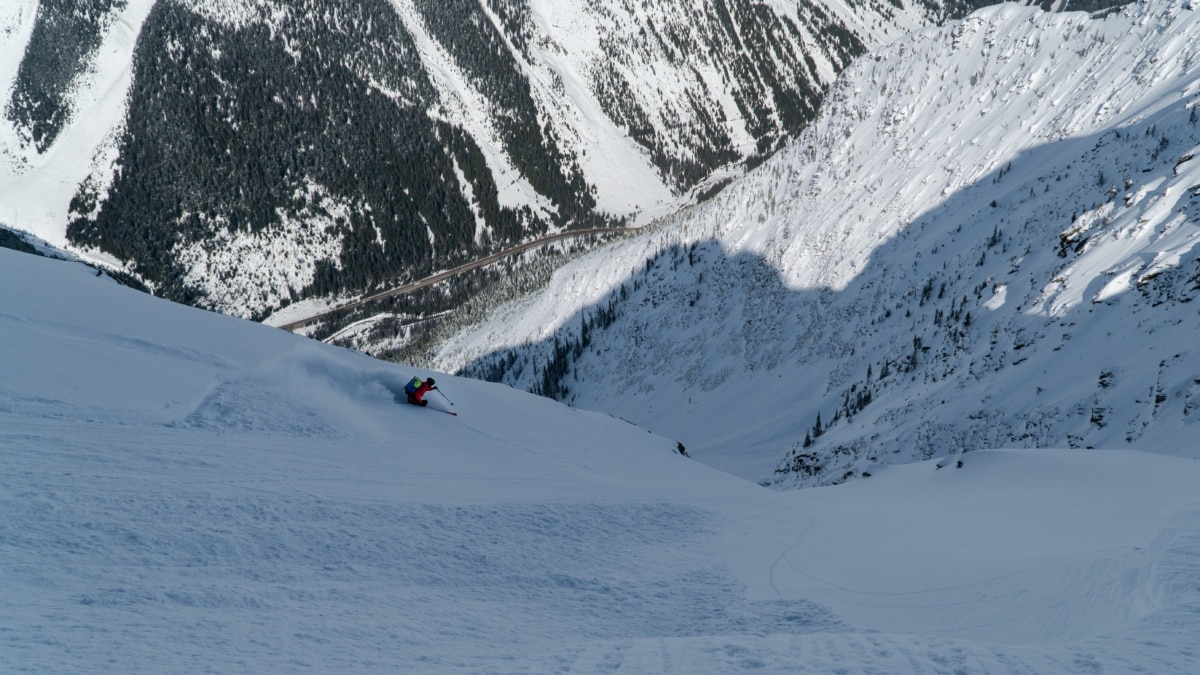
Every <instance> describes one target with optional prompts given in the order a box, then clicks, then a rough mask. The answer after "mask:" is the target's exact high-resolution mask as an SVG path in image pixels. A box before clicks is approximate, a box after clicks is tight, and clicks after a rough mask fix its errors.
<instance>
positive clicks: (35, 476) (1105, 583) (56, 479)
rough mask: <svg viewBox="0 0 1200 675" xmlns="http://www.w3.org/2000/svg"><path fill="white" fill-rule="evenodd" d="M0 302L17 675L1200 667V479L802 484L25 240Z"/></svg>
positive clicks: (890, 471)
mask: <svg viewBox="0 0 1200 675" xmlns="http://www.w3.org/2000/svg"><path fill="white" fill-rule="evenodd" d="M0 288H3V289H4V292H3V293H0V671H3V672H6V673H7V672H37V673H60V672H61V673H80V672H87V673H176V672H186V673H196V672H218V673H234V672H253V673H292V672H321V673H334V672H378V673H460V672H471V673H475V672H479V673H493V672H494V673H554V672H564V673H565V672H573V673H594V672H615V671H620V672H634V673H728V672H737V671H742V670H746V671H753V672H764V673H772V672H789V673H791V672H821V673H824V672H849V673H856V672H880V673H906V672H922V673H924V672H967V673H976V672H995V673H1011V672H1028V673H1053V672H1109V673H1111V672H1117V673H1121V672H1151V673H1187V672H1196V666H1197V664H1198V663H1200V646H1197V640H1196V637H1197V636H1198V635H1200V492H1198V491H1197V489H1196V486H1197V485H1200V462H1197V461H1194V460H1189V459H1181V458H1178V457H1170V456H1166V455H1158V454H1144V453H1137V452H1117V451H1111V452H1110V451H1096V450H1091V451H1082V450H1072V451H1065V450H1064V451H1053V450H1031V451H989V452H976V453H969V454H967V455H965V456H963V457H962V458H961V460H962V462H963V466H962V467H961V468H958V467H957V466H956V465H955V463H954V462H950V463H949V464H948V465H947V466H945V468H942V469H937V468H936V465H935V464H934V463H930V462H925V463H918V464H911V465H906V466H894V467H887V468H881V469H880V470H879V471H878V472H877V473H875V475H873V476H871V477H870V478H867V479H864V480H860V481H856V482H853V483H851V484H847V485H843V486H839V487H833V488H816V489H809V490H801V491H792V492H774V491H770V490H767V489H764V488H761V487H759V486H757V485H754V484H753V483H750V482H747V481H743V480H741V479H738V478H734V477H731V476H728V475H726V474H722V473H719V472H717V471H715V470H713V469H710V468H707V467H705V466H703V465H701V464H699V463H697V462H695V461H692V460H689V459H686V458H684V457H681V456H679V455H677V454H675V453H674V447H675V443H674V442H673V441H671V440H668V439H664V438H661V437H657V436H654V435H651V434H649V433H647V432H646V431H644V430H641V429H639V428H636V427H634V426H632V425H630V424H628V423H626V422H623V421H620V420H617V419H614V418H612V417H609V416H606V415H600V414H594V413H588V412H581V411H577V410H573V409H570V408H567V407H564V406H562V405H560V404H558V403H555V402H552V401H550V400H546V399H541V398H537V397H533V396H530V395H527V394H523V393H519V392H516V391H514V390H511V389H508V388H506V387H502V386H499V385H493V384H486V383H481V382H476V381H471V380H464V379H458V378H455V377H452V376H448V375H437V378H438V381H439V385H440V386H442V388H443V389H444V390H445V393H446V394H447V395H448V396H449V397H450V399H452V400H453V401H454V406H453V410H455V411H457V412H458V413H459V416H458V417H452V416H450V415H444V414H440V413H438V412H434V411H432V410H419V409H416V408H413V407H411V406H407V405H397V404H396V403H394V402H393V396H392V394H391V391H390V389H394V388H396V387H397V386H398V385H399V384H400V383H401V382H402V381H404V380H405V379H406V378H407V377H408V376H409V375H411V374H412V372H413V371H411V370H409V369H406V368H402V367H399V366H396V365H392V364H386V363H382V362H378V361H373V360H371V359H368V358H366V357H364V356H362V355H358V354H355V353H352V352H348V351H344V350H339V349H335V348H330V347H326V346H324V345H320V344H318V343H314V342H311V341H308V340H305V339H301V338H297V337H295V336H292V335H289V334H287V333H284V332H282V331H278V330H275V329H272V328H268V327H264V326H260V325H256V324H251V323H247V322H242V321H238V320H234V319H230V318H227V317H221V316H217V315H214V314H209V313H205V312H202V311H198V310H194V309H190V308H187V307H183V306H178V305H173V304H170V303H167V302H164V301H161V300H157V299H154V298H151V297H149V296H145V295H142V294H139V293H136V292H134V291H131V290H128V289H126V288H123V287H120V286H118V285H117V284H115V283H113V282H111V281H110V280H108V279H107V278H105V277H97V276H95V274H94V272H92V271H91V270H90V269H88V268H86V267H84V266H82V265H79V264H75V263H66V262H60V261H53V260H47V259H40V258H36V257H33V256H28V255H23V254H18V253H14V252H11V251H8V250H4V249H0ZM431 399H432V400H433V401H434V402H435V405H437V404H441V405H443V406H444V407H447V408H449V406H448V405H447V404H446V401H445V399H442V398H441V397H439V396H438V395H437V394H436V393H435V394H434V395H433V396H432V397H431ZM431 407H432V406H431ZM945 463H946V462H944V461H943V464H945Z"/></svg>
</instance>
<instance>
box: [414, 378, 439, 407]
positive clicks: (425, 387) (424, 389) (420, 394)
mask: <svg viewBox="0 0 1200 675" xmlns="http://www.w3.org/2000/svg"><path fill="white" fill-rule="evenodd" d="M434 389H437V387H434V386H432V385H430V384H429V383H428V382H421V386H419V387H417V390H416V391H414V392H413V393H411V394H409V395H408V402H409V403H416V404H418V405H420V404H422V403H424V402H425V401H424V400H422V399H424V397H425V394H428V393H429V392H430V391H433V390H434Z"/></svg>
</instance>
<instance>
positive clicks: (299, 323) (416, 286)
mask: <svg viewBox="0 0 1200 675" xmlns="http://www.w3.org/2000/svg"><path fill="white" fill-rule="evenodd" d="M633 230H634V228H615V227H601V228H591V229H587V230H568V231H566V232H559V233H557V234H551V235H548V236H545V237H542V238H540V239H535V240H533V241H527V242H525V243H524V244H520V245H517V246H514V247H512V248H510V249H506V250H503V251H500V252H499V253H493V254H492V255H489V256H487V257H484V258H480V259H479V260H474V261H472V262H469V263H467V264H465V265H460V266H458V267H455V268H454V269H450V270H446V271H444V272H438V273H437V274H434V275H431V276H428V277H425V278H424V279H418V280H417V281H413V282H411V283H407V284H404V285H403V286H399V287H397V288H392V289H388V290H386V291H380V292H379V293H374V294H372V295H368V296H366V297H364V298H359V299H358V300H355V301H353V302H348V303H346V304H344V305H340V306H338V307H335V308H333V309H329V310H326V311H324V312H320V313H318V314H313V315H311V316H307V317H304V318H303V319H297V320H295V321H291V322H288V323H285V324H280V325H279V328H282V329H283V330H286V331H289V332H290V331H294V330H296V329H297V328H303V327H305V326H308V325H311V324H313V323H316V322H318V321H323V320H325V319H327V318H329V317H330V316H333V315H334V314H337V313H338V312H344V311H347V310H351V309H355V308H358V307H361V306H363V305H365V304H368V303H371V302H375V301H376V300H383V299H384V298H391V297H395V296H398V295H408V294H409V293H413V292H416V291H419V290H421V289H422V288H425V287H427V286H432V285H433V284H436V283H438V282H440V281H445V280H446V279H449V278H450V277H453V276H455V275H457V274H462V273H463V272H469V271H471V270H473V269H478V268H480V267H483V266H484V265H491V264H492V263H494V262H499V261H500V260H503V259H504V258H507V257H509V256H514V255H519V254H521V253H525V252H526V251H529V250H530V249H534V248H537V247H539V246H545V245H546V244H551V243H554V242H556V241H559V240H562V239H568V238H570V237H585V236H589V235H596V234H613V233H621V232H631V231H633Z"/></svg>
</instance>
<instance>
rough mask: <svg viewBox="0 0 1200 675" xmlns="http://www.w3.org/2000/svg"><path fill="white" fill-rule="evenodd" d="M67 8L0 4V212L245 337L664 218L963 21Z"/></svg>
mask: <svg viewBox="0 0 1200 675" xmlns="http://www.w3.org/2000/svg"><path fill="white" fill-rule="evenodd" d="M76 4H77V3H74V2H63V1H62V0H43V1H41V2H38V1H37V0H16V1H15V2H10V3H6V6H5V8H3V9H0V48H2V49H3V52H2V58H0V61H3V62H4V64H5V66H4V68H3V69H2V70H0V93H3V94H4V95H5V96H6V98H5V100H4V105H3V106H2V108H0V109H2V111H3V123H0V219H3V221H4V222H5V223H6V224H8V225H9V226H12V227H16V228H19V229H23V230H26V231H30V232H33V233H34V234H36V235H38V236H40V237H41V238H43V239H46V240H48V241H51V242H52V243H55V244H58V245H66V244H68V243H69V244H70V245H71V246H72V247H73V248H75V249H76V250H77V251H80V252H82V253H85V254H89V255H91V256H92V257H93V258H97V259H101V260H104V261H105V262H107V263H109V264H112V265H116V266H124V267H125V268H127V269H128V270H130V271H132V272H134V273H136V274H138V275H139V276H141V277H142V278H143V279H144V280H146V281H147V282H148V283H149V284H150V285H152V286H153V287H154V288H155V291H156V292H157V293H159V294H161V295H164V296H166V297H168V298H171V299H175V300H178V301H183V302H187V303H190V304H197V305H199V306H203V307H206V308H210V309H216V310H219V311H222V312H225V313H229V314H235V315H238V316H243V317H256V318H261V317H263V316H264V315H266V314H268V313H270V312H271V311H273V310H275V309H278V308H279V307H280V306H281V305H285V304H288V303H290V302H294V301H296V300H299V299H301V298H330V297H337V296H342V295H347V294H349V295H353V294H355V293H361V292H363V291H366V290H372V289H376V288H378V287H379V286H381V285H383V284H387V283H395V282H399V281H406V280H412V279H415V278H420V277H422V276H425V275H426V274H428V273H430V272H431V271H433V270H438V269H446V268H449V267H453V266H454V265H456V264H458V263H461V262H464V261H466V260H469V259H473V258H476V257H482V256H483V255H485V254H486V253H490V252H494V251H495V250H498V249H499V248H501V247H503V246H506V245H511V244H513V243H517V242H521V241H524V240H527V239H530V238H533V237H534V236H536V235H538V234H541V233H544V232H547V231H550V230H559V229H564V228H572V227H586V226H591V225H614V226H616V225H620V224H623V223H631V224H638V223H643V222H646V221H648V220H649V219H651V218H653V217H654V216H656V215H660V214H662V213H667V212H670V211H671V210H673V209H675V208H677V207H678V206H679V205H680V204H683V203H687V202H688V201H689V200H692V199H695V198H696V194H697V191H701V190H704V189H708V188H711V186H712V185H713V184H714V182H715V183H719V182H720V181H722V180H726V179H728V177H730V176H734V175H737V174H738V173H740V172H741V171H742V170H743V169H742V166H743V165H744V164H745V163H746V162H755V161H759V160H761V158H762V157H764V156H766V155H767V154H769V153H771V152H773V151H774V150H775V149H776V148H777V147H778V146H779V145H780V143H781V142H782V141H783V140H784V139H786V138H788V137H790V136H793V135H795V134H796V133H798V132H799V130H800V129H802V128H803V126H804V125H805V124H807V123H808V121H809V120H810V119H811V118H812V115H813V113H814V111H815V108H816V105H817V103H818V101H819V99H820V97H821V95H822V94H823V92H824V90H825V88H826V87H827V86H828V84H829V82H831V81H832V78H833V76H834V75H835V74H836V72H837V71H838V70H840V69H841V68H843V67H844V66H845V65H846V64H847V63H848V62H849V61H850V60H851V59H852V58H853V57H854V56H856V55H858V54H860V53H862V52H863V51H864V50H865V49H866V48H868V47H870V46H874V45H877V44H880V43H882V42H884V41H886V40H889V39H893V38H894V37H896V36H898V35H900V34H901V33H902V32H904V31H907V30H910V29H912V28H916V27H920V26H922V25H928V24H929V23H931V22H933V21H936V20H939V19H940V18H942V17H944V16H945V15H947V14H953V13H956V12H957V13H961V12H962V8H961V6H963V5H969V4H970V3H962V2H952V1H947V2H943V1H942V0H933V1H930V2H919V3H909V4H906V5H904V6H898V4H895V3H891V2H886V1H883V0H867V1H865V2H855V3H849V4H847V3H841V2H819V3H810V2H795V1H794V0H788V1H786V2H773V3H758V2H749V1H748V0H720V1H719V2H714V3H703V4H702V5H700V6H698V7H699V9H697V8H696V7H693V6H692V5H688V4H680V3H676V2H669V1H660V0H655V1H653V2H636V3H631V2H626V1H623V0H589V1H588V2H559V1H550V0H521V1H517V2H508V1H504V2H500V1H496V0H489V1H488V2H484V1H482V0H453V1H452V2H444V1H441V0H439V1H438V2H433V1H432V0H365V1H360V0H254V1H251V0H221V1H220V2H209V1H208V0H102V1H98V2H93V3H88V4H87V6H86V11H83V10H80V11H77V9H78V8H77V7H76ZM61 45H69V48H67V47H61Z"/></svg>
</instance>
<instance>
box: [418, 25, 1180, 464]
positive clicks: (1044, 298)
mask: <svg viewBox="0 0 1200 675" xmlns="http://www.w3.org/2000/svg"><path fill="white" fill-rule="evenodd" d="M1198 45H1200V19H1198V17H1197V12H1196V11H1194V10H1193V9H1191V6H1190V5H1187V4H1184V5H1180V4H1178V3H1170V2H1146V3H1140V4H1138V5H1136V6H1131V7H1129V8H1127V9H1126V10H1124V11H1123V12H1121V13H1117V14H1111V15H1109V16H1107V18H1104V19H1091V18H1089V17H1088V16H1087V15H1085V14H1082V13H1067V14H1045V13H1042V12H1040V11H1038V10H1034V9H1028V8H1019V7H1016V6H1012V5H1005V6H1000V7H996V8H989V9H984V10H981V11H979V12H976V13H975V14H973V15H971V16H970V17H968V18H967V19H965V20H963V21H962V22H961V23H960V24H957V25H954V26H948V27H947V28H944V29H931V30H926V31H922V32H918V33H915V34H913V35H912V36H910V37H908V38H906V39H903V40H900V41H898V42H896V43H893V44H891V45H889V46H887V47H884V48H882V49H880V50H879V51H877V52H875V53H873V54H871V55H869V56H867V57H864V58H862V59H859V60H858V61H856V62H855V63H854V64H852V66H851V67H850V68H848V69H847V71H845V72H844V73H843V75H842V77H841V78H840V79H839V81H838V82H837V83H836V84H835V86H834V87H833V88H832V89H831V91H830V92H829V94H828V96H827V98H826V101H825V104H824V106H823V108H822V110H821V113H820V116H819V118H818V120H817V121H816V122H815V123H814V124H813V125H812V126H811V127H810V128H809V129H807V130H806V131H805V132H804V133H803V134H802V136H801V137H800V138H799V139H798V140H797V142H795V143H794V144H793V145H792V146H791V147H789V148H788V149H786V150H785V151H783V152H781V153H780V154H779V155H778V156H776V157H775V158H773V159H772V160H770V161H768V162H767V163H765V164H764V165H763V166H761V167H760V168H759V169H757V170H756V171H754V172H753V173H751V174H750V175H749V176H747V177H746V178H745V179H743V180H741V181H739V182H738V183H737V184H735V185H734V186H731V187H730V188H727V189H726V191H724V192H723V193H722V194H721V195H720V196H719V197H718V198H716V199H714V200H713V201H712V202H710V203H706V204H704V205H702V206H701V207H698V208H696V209H694V210H692V211H691V212H689V213H687V214H685V215H681V216H680V217H678V218H675V219H674V220H673V221H672V222H670V223H668V224H665V225H663V226H662V227H660V228H658V229H657V230H656V231H654V232H652V233H648V234H646V235H644V236H641V237H639V238H636V239H633V240H629V241H625V242H621V243H618V244H615V245H613V246H611V247H609V248H607V249H605V250H603V251H599V252H597V253H596V254H595V255H593V256H590V257H585V258H584V259H582V260H579V261H576V262H574V263H572V264H571V265H569V266H567V267H566V268H564V269H563V270H562V271H561V272H560V273H559V274H557V275H556V276H555V278H554V279H553V281H552V282H551V284H550V286H549V287H548V288H547V289H546V290H545V291H544V292H542V293H541V294H539V295H537V296H535V297H532V298H529V299H527V300H524V301H522V302H521V303H519V305H518V306H516V307H506V308H504V309H503V310H502V311H499V312H497V313H496V315H495V317H494V318H493V319H491V320H489V321H488V322H486V323H484V324H483V325H481V326H480V327H478V328H477V329H474V330H471V331H466V332H463V333H462V334H460V335H459V336H457V337H456V338H454V339H452V340H451V341H449V342H448V343H447V344H446V345H445V347H444V349H443V350H442V352H441V354H440V355H439V356H438V357H437V359H436V360H435V362H434V363H435V364H436V366H437V367H439V368H442V369H448V370H459V369H465V370H464V372H469V373H475V374H481V375H485V376H488V377H493V378H496V379H503V380H504V381H507V382H510V383H514V384H517V385H518V386H522V387H526V388H530V389H533V390H537V391H543V392H545V393H548V394H551V395H557V396H559V397H561V398H565V399H566V400H569V401H571V402H573V403H575V404H577V405H580V406H583V407H588V408H597V409H603V410H607V411H609V412H612V413H614V414H618V415H621V416H623V417H626V418H628V419H631V420H634V421H635V422H638V423H640V424H643V425H646V426H648V427H649V428H653V429H655V430H657V431H660V432H661V433H664V434H666V435H668V436H672V437H677V438H680V439H681V440H682V441H683V442H684V443H685V444H686V445H687V447H688V448H689V451H690V452H692V454H693V455H694V456H696V457H698V458H700V459H702V460H704V461H708V462H710V463H712V464H714V465H716V466H719V467H721V468H724V469H726V470H730V471H733V472H735V473H738V474H739V475H743V476H747V477H750V478H754V479H756V480H776V481H778V480H783V481H785V482H787V483H789V484H819V483H829V482H839V481H842V480H845V479H846V478H848V477H850V476H854V475H860V474H862V473H864V472H869V471H871V469H870V467H871V466H872V465H874V464H875V463H877V462H884V463H886V462H893V461H909V460H913V459H920V458H923V457H931V456H937V455H940V454H945V453H954V452H961V451H969V450H974V449H977V448H982V447H1005V446H1019V447H1042V446H1056V445H1058V446H1061V445H1070V446H1073V447H1091V446H1096V447H1140V446H1142V445H1144V444H1148V445H1153V446H1155V447H1157V448H1159V449H1166V450H1168V451H1171V452H1177V453H1180V454H1185V455H1189V456H1195V455H1196V454H1197V453H1196V446H1195V444H1194V443H1193V442H1192V441H1191V438H1192V436H1193V434H1192V433H1191V432H1192V429H1191V425H1192V424H1193V423H1194V421H1195V420H1196V419H1197V418H1196V416H1195V412H1196V409H1197V407H1198V406H1200V384H1197V382H1200V353H1197V352H1196V351H1195V350H1194V348H1193V342H1194V335H1195V334H1196V331H1197V330H1200V319H1198V317H1197V314H1196V311H1195V309H1194V306H1193V305H1191V304H1190V303H1191V301H1192V300H1193V299H1194V297H1195V294H1196V292H1197V285H1198V281H1197V280H1198V278H1200V277H1198V276H1197V275H1198V273H1200V267H1198V266H1197V262H1198V261H1197V257H1198V255H1197V251H1196V245H1197V243H1198V239H1200V227H1198V225H1200V219H1198V216H1197V212H1196V209H1197V202H1196V200H1197V198H1198V197H1197V194H1198V192H1200V162H1198V161H1196V160H1193V156H1194V155H1195V153H1196V152H1197V150H1198V148H1197V145H1198V143H1200V121H1198V120H1197V115H1198V114H1200V111H1197V110H1196V105H1197V104H1198V103H1200V84H1198V80H1197V74H1198V73H1200V70H1198V67H1200V66H1198V63H1200V61H1198V58H1200V47H1198ZM525 344H529V346H522V345H525ZM506 348H510V349H507V350H506Z"/></svg>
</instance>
